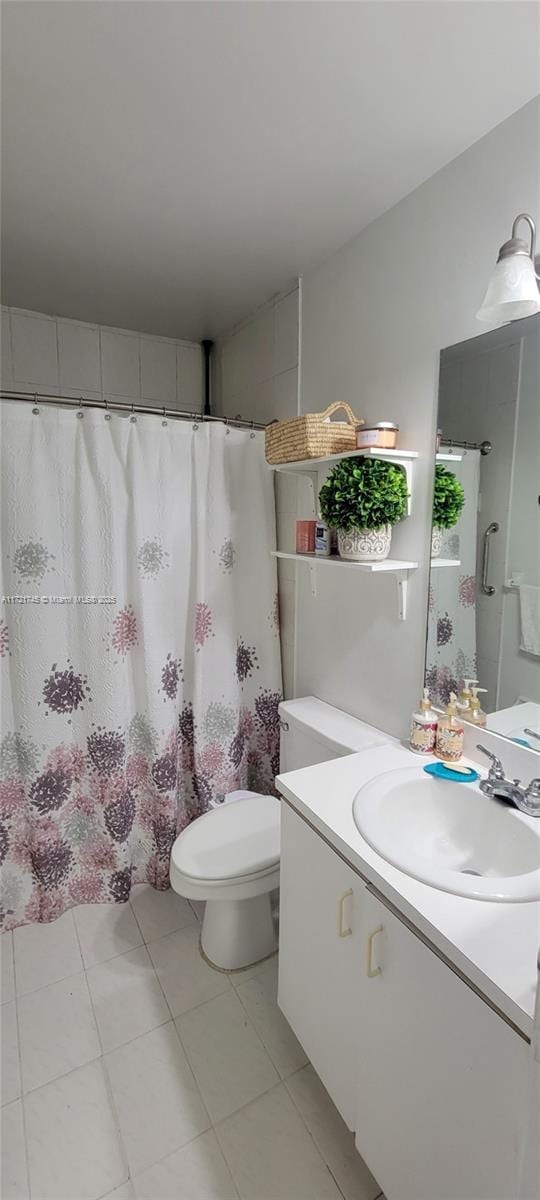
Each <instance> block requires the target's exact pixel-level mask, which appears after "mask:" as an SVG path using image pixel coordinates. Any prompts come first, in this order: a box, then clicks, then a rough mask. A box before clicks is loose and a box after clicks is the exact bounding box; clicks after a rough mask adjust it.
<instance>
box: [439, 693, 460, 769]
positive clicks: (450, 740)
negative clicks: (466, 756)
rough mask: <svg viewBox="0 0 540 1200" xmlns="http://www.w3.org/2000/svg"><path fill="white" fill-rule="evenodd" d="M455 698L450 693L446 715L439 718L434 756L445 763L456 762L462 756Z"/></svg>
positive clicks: (453, 694) (454, 695)
mask: <svg viewBox="0 0 540 1200" xmlns="http://www.w3.org/2000/svg"><path fill="white" fill-rule="evenodd" d="M457 711H458V709H457V696H456V693H455V692H450V703H449V704H448V705H447V708H446V715H445V716H444V717H439V724H438V726H437V742H436V745H435V754H436V755H437V758H442V759H444V761H445V762H458V760H459V759H460V758H461V755H462V754H463V723H462V721H461V719H460V718H459V717H458V715H457Z"/></svg>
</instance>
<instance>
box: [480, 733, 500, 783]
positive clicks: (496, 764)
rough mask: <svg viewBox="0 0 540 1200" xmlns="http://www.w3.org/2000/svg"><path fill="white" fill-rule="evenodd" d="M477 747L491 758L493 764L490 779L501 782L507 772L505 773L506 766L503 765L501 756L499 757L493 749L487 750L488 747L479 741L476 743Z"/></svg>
mask: <svg viewBox="0 0 540 1200" xmlns="http://www.w3.org/2000/svg"><path fill="white" fill-rule="evenodd" d="M476 749H477V750H481V751H482V754H485V755H486V758H490V759H491V764H492V765H491V767H490V768H489V779H492V780H497V781H498V782H501V781H502V780H503V779H504V778H505V774H504V767H503V765H502V762H501V760H500V758H497V755H496V754H492V753H491V750H486V747H485V746H481V745H480V743H479V742H478V743H477V745H476Z"/></svg>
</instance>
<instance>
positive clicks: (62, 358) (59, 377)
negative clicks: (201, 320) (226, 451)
mask: <svg viewBox="0 0 540 1200" xmlns="http://www.w3.org/2000/svg"><path fill="white" fill-rule="evenodd" d="M1 384H2V387H3V388H10V389H18V390H20V391H34V390H36V391H40V392H43V393H44V394H50V395H56V396H57V395H60V396H73V395H75V396H79V395H82V396H84V397H88V398H89V399H94V400H96V399H105V400H115V399H116V400H122V401H127V402H128V403H131V402H132V401H135V402H141V403H144V404H155V405H156V407H159V406H165V407H167V408H178V409H182V408H185V409H189V410H193V411H194V412H201V410H202V408H203V373H202V353H201V348H200V346H199V345H198V344H197V343H196V342H184V341H181V340H178V339H172V338H160V337H151V336H147V335H146V334H139V333H133V332H131V331H130V330H127V329H112V328H109V327H108V326H107V325H101V326H100V325H89V324H86V323H84V322H82V321H71V320H67V319H65V318H64V317H52V316H47V315H46V314H45V313H35V312H27V311H26V310H24V309H19V308H2V361H1Z"/></svg>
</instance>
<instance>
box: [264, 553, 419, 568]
mask: <svg viewBox="0 0 540 1200" xmlns="http://www.w3.org/2000/svg"><path fill="white" fill-rule="evenodd" d="M271 553H272V554H273V556H274V558H294V559H296V560H297V561H298V562H304V563H310V564H311V566H321V567H348V568H349V569H351V570H353V571H368V572H373V571H414V570H415V568H416V567H417V566H418V563H417V562H407V561H406V560H402V559H400V558H384V559H383V560H382V562H373V563H370V562H349V560H348V559H346V558H339V556H338V555H337V554H329V555H324V554H286V553H285V551H284V550H272V551H271Z"/></svg>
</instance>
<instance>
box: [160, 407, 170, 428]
mask: <svg viewBox="0 0 540 1200" xmlns="http://www.w3.org/2000/svg"><path fill="white" fill-rule="evenodd" d="M166 412H167V409H166V408H165V405H163V420H162V422H161V424H162V426H163V428H165V426H166V425H168V424H169V422H168V421H167V420H166V417H165V414H166Z"/></svg>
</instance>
